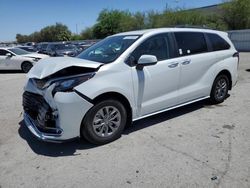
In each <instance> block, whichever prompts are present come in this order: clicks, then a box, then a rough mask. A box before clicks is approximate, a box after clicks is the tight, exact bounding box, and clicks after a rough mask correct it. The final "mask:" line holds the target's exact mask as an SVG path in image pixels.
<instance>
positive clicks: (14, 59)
mask: <svg viewBox="0 0 250 188" xmlns="http://www.w3.org/2000/svg"><path fill="white" fill-rule="evenodd" d="M47 57H49V56H48V55H44V54H38V53H30V52H27V51H25V50H23V49H20V48H16V47H11V48H0V70H22V71H23V72H25V73H27V72H28V71H29V70H30V69H31V67H33V65H34V64H35V63H36V62H37V61H39V60H40V59H43V58H47Z"/></svg>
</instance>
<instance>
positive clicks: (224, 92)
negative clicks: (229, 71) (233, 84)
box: [210, 74, 229, 104]
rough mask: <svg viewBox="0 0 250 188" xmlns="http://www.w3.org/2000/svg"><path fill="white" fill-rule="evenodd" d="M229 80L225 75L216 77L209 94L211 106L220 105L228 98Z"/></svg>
mask: <svg viewBox="0 0 250 188" xmlns="http://www.w3.org/2000/svg"><path fill="white" fill-rule="evenodd" d="M228 90H229V79H228V76H227V75H224V74H220V75H218V76H217V77H216V78H215V80H214V83H213V87H212V90H211V93H210V102H211V103H212V104H219V103H222V102H223V101H224V100H225V99H226V98H227V96H228Z"/></svg>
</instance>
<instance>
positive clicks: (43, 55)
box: [22, 53, 49, 59]
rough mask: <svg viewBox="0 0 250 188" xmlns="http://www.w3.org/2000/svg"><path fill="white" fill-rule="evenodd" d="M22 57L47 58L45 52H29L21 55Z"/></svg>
mask: <svg viewBox="0 0 250 188" xmlns="http://www.w3.org/2000/svg"><path fill="white" fill-rule="evenodd" d="M22 56H23V57H30V58H41V59H42V58H48V57H49V56H48V55H45V54H38V53H30V54H25V55H22Z"/></svg>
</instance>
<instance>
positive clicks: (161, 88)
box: [23, 28, 239, 144]
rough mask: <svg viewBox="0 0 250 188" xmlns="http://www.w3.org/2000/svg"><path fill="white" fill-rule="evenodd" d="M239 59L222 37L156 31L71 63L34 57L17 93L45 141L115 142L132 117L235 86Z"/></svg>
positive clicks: (215, 96)
mask: <svg viewBox="0 0 250 188" xmlns="http://www.w3.org/2000/svg"><path fill="white" fill-rule="evenodd" d="M238 64H239V54H238V52H237V51H236V50H235V48H234V46H233V44H232V42H231V41H230V40H229V38H228V36H227V33H225V32H221V31H215V30H208V29H192V28H160V29H149V30H141V31H132V32H125V33H119V34H116V35H113V36H110V37H107V38H105V39H104V40H102V41H100V42H98V43H96V44H95V45H93V46H91V47H90V48H88V49H86V50H85V51H83V52H82V53H81V54H80V55H79V56H78V57H77V58H70V57H58V58H47V59H43V60H40V61H39V62H38V63H37V64H36V65H35V66H34V67H33V68H32V69H31V70H30V72H29V74H28V81H27V84H26V86H25V91H24V94H23V108H24V121H25V124H26V125H27V127H28V128H29V130H30V131H31V132H32V133H33V134H34V135H35V136H36V137H37V138H39V139H41V140H44V141H52V142H61V141H63V140H68V139H72V138H75V137H81V136H82V137H84V138H85V139H87V140H88V141H89V142H92V143H94V144H105V143H108V142H111V141H113V140H115V139H117V138H119V137H120V136H121V134H122V131H123V129H124V127H125V126H126V125H129V124H131V123H132V121H136V120H138V119H141V118H144V117H148V116H151V115H153V114H157V113H161V112H164V111H167V110H170V109H174V108H177V107H180V106H183V105H186V104H190V103H193V102H196V101H200V100H203V99H207V98H210V101H211V102H212V103H221V102H223V101H224V99H226V98H227V96H228V90H231V89H232V87H233V86H234V85H235V84H236V81H237V69H238Z"/></svg>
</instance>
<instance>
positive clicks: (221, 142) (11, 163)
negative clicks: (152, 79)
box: [0, 53, 250, 188]
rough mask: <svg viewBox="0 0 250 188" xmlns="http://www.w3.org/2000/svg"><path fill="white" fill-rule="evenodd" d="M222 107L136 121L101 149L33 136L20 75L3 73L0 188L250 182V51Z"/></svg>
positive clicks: (231, 184) (0, 82) (190, 107)
mask: <svg viewBox="0 0 250 188" xmlns="http://www.w3.org/2000/svg"><path fill="white" fill-rule="evenodd" d="M240 55H241V62H240V70H239V81H238V83H237V85H236V87H234V88H233V90H232V91H231V92H230V97H229V98H228V99H227V100H226V101H225V102H224V103H222V104H220V105H216V106H210V105H207V104H206V102H204V101H202V102H198V103H195V104H192V105H188V106H186V107H182V108H179V109H176V110H172V111H169V112H166V113H162V114H159V115H155V116H153V117H150V118H146V119H144V120H140V121H137V122H135V123H134V124H133V126H131V127H130V128H128V129H127V130H126V131H125V133H124V134H123V135H122V137H121V138H120V139H118V140H117V141H115V142H112V143H110V144H107V145H104V146H99V147H96V146H93V145H90V144H88V143H87V142H85V141H79V140H76V141H73V142H69V143H63V144H52V143H43V142H40V141H38V140H36V139H35V138H34V137H33V136H32V135H31V134H30V132H29V131H28V130H27V128H26V127H25V126H23V123H22V106H21V96H22V90H23V86H24V84H25V75H24V74H23V73H10V72H7V73H6V72H1V73H0V88H1V90H0V187H1V188H5V187H108V188H111V187H114V188H117V187H171V188H172V187H183V188H187V187H192V188H194V187H209V188H210V187H225V188H230V187H232V188H235V187H240V188H245V187H246V188H247V187H248V188H249V187H250V129H249V127H250V123H249V122H250V98H249V93H250V53H241V54H240Z"/></svg>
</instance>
